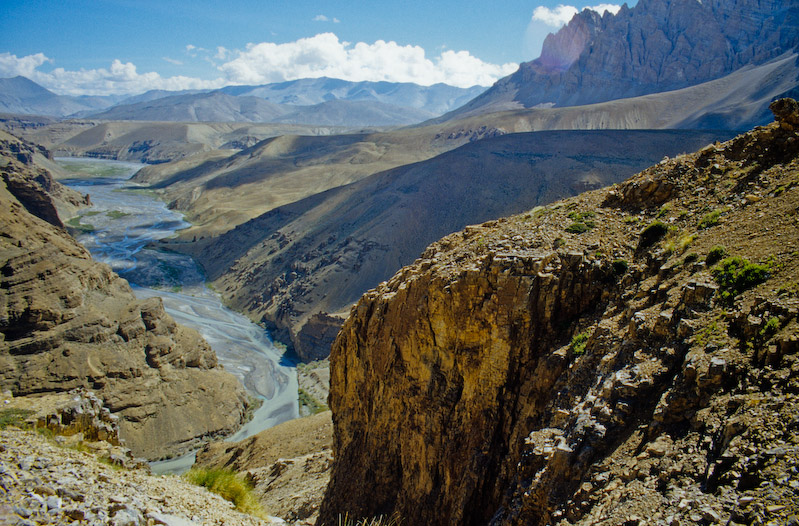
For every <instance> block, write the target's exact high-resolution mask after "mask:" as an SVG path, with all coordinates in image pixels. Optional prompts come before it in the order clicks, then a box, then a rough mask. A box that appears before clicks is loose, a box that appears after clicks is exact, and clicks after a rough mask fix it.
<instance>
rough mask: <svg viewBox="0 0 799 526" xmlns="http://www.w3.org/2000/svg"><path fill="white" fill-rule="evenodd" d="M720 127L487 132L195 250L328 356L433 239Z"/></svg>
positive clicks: (256, 313)
mask: <svg viewBox="0 0 799 526" xmlns="http://www.w3.org/2000/svg"><path fill="white" fill-rule="evenodd" d="M718 133H719V132H714V133H711V132H680V131H665V130H661V131H624V130H607V131H599V130H597V131H582V132H578V131H572V132H539V133H526V134H521V133H520V134H508V135H501V136H497V137H492V138H484V139H482V140H479V141H475V142H473V143H469V144H467V145H465V146H463V147H461V148H458V149H456V150H453V151H451V152H447V153H444V154H442V155H439V156H437V157H434V158H433V159H430V160H428V161H424V162H419V163H413V164H409V165H406V166H401V167H399V168H395V169H393V170H387V171H384V172H381V173H377V174H374V175H372V176H369V177H366V178H364V179H361V180H360V181H357V182H355V183H352V184H349V185H345V186H341V187H339V188H333V189H331V190H327V191H325V192H320V193H318V194H316V195H312V196H310V197H307V198H305V199H302V200H298V201H297V202H294V203H291V204H289V205H286V206H281V207H277V208H275V209H273V210H271V211H270V212H267V213H265V214H263V215H261V216H260V217H257V218H255V219H253V220H251V221H248V222H246V223H243V224H241V225H239V226H237V227H236V228H234V229H232V230H230V231H228V232H225V233H224V234H222V235H220V236H218V237H216V238H208V239H205V240H200V241H198V242H197V243H194V246H193V247H192V248H191V250H192V251H193V254H194V255H196V256H197V257H198V259H199V261H200V262H201V263H202V264H203V266H204V268H205V269H206V271H207V273H208V276H209V278H210V279H211V280H213V281H214V284H215V286H216V288H217V290H219V291H220V293H221V294H222V295H223V297H225V299H226V301H228V302H229V303H230V304H231V305H232V306H234V307H235V308H237V309H240V310H243V311H246V312H248V313H250V315H251V316H253V317H255V318H256V319H260V320H263V321H265V322H267V323H268V324H269V326H270V328H271V329H273V330H274V331H275V335H276V337H277V338H278V339H279V340H281V341H284V342H287V343H288V342H291V343H292V344H293V346H294V349H295V351H296V352H297V354H298V355H299V356H300V357H301V358H302V359H304V360H314V359H319V358H324V357H325V356H327V355H328V354H329V352H330V343H331V342H332V340H333V338H334V337H335V335H336V333H337V330H338V328H339V326H340V323H341V318H340V317H339V316H338V315H337V314H338V313H340V312H342V311H345V312H346V310H348V309H349V307H350V305H352V304H353V303H354V302H356V301H357V300H358V298H359V297H360V296H361V295H362V294H363V293H364V292H365V291H367V290H369V288H371V287H374V286H375V285H377V284H378V283H380V282H381V281H383V280H385V279H388V278H389V277H391V275H392V273H393V272H395V271H396V269H398V268H400V267H401V266H402V265H404V264H408V263H411V262H412V261H413V259H414V258H415V257H416V255H418V254H419V253H420V252H421V251H422V250H424V248H425V246H426V245H427V244H429V243H431V242H432V241H434V240H436V239H438V238H440V237H441V236H444V235H446V234H448V233H450V232H453V231H455V230H458V229H461V228H463V227H464V226H465V225H468V224H470V223H474V222H479V221H485V220H488V219H492V218H496V217H501V216H505V215H508V214H512V213H518V212H520V211H522V210H526V209H529V208H531V207H533V206H536V205H541V204H546V203H550V202H552V201H554V200H556V199H559V198H562V197H564V196H568V195H575V194H577V193H580V192H582V191H584V190H587V189H591V188H598V187H600V186H605V185H608V184H612V183H614V182H618V181H621V180H623V179H624V178H626V177H629V176H630V175H632V174H633V173H635V172H636V171H637V170H640V169H642V168H644V167H646V166H648V165H650V164H651V163H652V162H655V161H657V160H659V159H661V158H662V157H663V155H664V154H674V153H678V152H681V151H685V149H686V148H692V149H693V148H696V147H699V146H701V145H703V144H707V142H708V141H710V140H712V138H714V137H718ZM727 137H729V135H727ZM342 140H344V139H342ZM632 145H635V146H632ZM177 248H178V249H181V248H182V247H181V246H180V245H177ZM330 314H334V315H335V316H331V315H330Z"/></svg>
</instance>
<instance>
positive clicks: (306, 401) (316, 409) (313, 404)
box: [297, 387, 329, 415]
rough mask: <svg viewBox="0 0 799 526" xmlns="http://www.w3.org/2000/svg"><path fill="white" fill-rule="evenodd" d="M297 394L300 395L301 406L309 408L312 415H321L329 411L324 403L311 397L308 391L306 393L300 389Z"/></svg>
mask: <svg viewBox="0 0 799 526" xmlns="http://www.w3.org/2000/svg"><path fill="white" fill-rule="evenodd" d="M297 392H298V394H299V402H300V406H305V407H307V408H308V410H309V411H310V412H311V414H312V415H315V414H317V413H321V412H323V411H327V410H328V409H329V408H328V407H327V405H326V404H323V403H322V402H320V401H319V400H317V399H316V398H314V397H313V396H311V395H310V394H309V393H308V391H306V390H305V389H303V388H302V387H300V388H299V389H298V390H297Z"/></svg>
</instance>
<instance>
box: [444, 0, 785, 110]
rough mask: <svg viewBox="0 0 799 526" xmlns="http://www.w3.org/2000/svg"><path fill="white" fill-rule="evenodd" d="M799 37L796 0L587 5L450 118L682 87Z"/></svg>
mask: <svg viewBox="0 0 799 526" xmlns="http://www.w3.org/2000/svg"><path fill="white" fill-rule="evenodd" d="M798 44H799V5H797V3H796V2H795V1H793V0H764V1H761V0H708V1H702V2H699V1H696V0H641V1H640V2H638V4H636V5H635V7H633V8H628V7H627V6H626V5H625V6H623V7H622V9H621V10H620V11H619V12H618V13H617V14H616V15H613V14H610V13H606V14H605V15H604V16H600V15H599V14H598V13H596V12H594V11H590V10H584V11H582V12H580V13H578V14H577V15H575V17H574V18H573V19H572V20H571V21H570V22H569V24H567V25H566V26H564V27H563V28H561V29H560V31H558V32H557V33H555V34H552V35H549V36H548V37H547V39H546V41H545V43H544V47H543V50H542V53H541V56H540V57H539V58H537V59H536V60H533V61H531V62H526V63H523V64H521V66H520V68H519V70H518V71H517V72H516V73H514V74H512V75H510V76H508V77H505V78H504V79H501V80H500V81H498V82H497V83H496V84H495V85H494V86H492V87H491V88H490V89H489V90H488V91H486V92H485V93H483V94H482V95H480V96H478V97H477V98H475V99H474V100H472V101H471V102H469V103H468V104H466V105H465V106H463V107H462V108H459V109H458V110H456V111H454V112H452V113H451V114H449V115H447V116H445V118H448V119H451V118H455V117H460V116H464V115H468V114H474V113H485V112H491V111H499V110H503V109H511V108H518V107H526V108H530V107H535V106H541V105H544V106H553V105H554V106H574V105H583V104H589V103H595V102H602V101H608V100H613V99H621V98H627V97H635V96H639V95H645V94H649V93H657V92H663V91H668V90H675V89H679V88H684V87H687V86H692V85H696V84H701V83H704V82H707V81H710V80H713V79H718V78H721V77H723V76H725V75H728V74H730V73H732V72H734V71H736V70H738V69H740V68H742V67H744V66H750V65H759V64H764V63H766V62H768V61H770V60H774V59H776V58H778V57H780V56H781V55H784V54H786V53H790V52H792V51H794V50H795V49H796V46H797V45H798ZM796 85H799V81H797V82H796Z"/></svg>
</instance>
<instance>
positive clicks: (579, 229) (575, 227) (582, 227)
mask: <svg viewBox="0 0 799 526" xmlns="http://www.w3.org/2000/svg"><path fill="white" fill-rule="evenodd" d="M592 228H593V224H592V225H591V226H589V225H588V224H587V223H582V222H579V221H577V222H574V223H572V224H571V225H569V226H567V227H566V232H568V233H570V234H582V233H583V232H588V231H589V230H591V229H592Z"/></svg>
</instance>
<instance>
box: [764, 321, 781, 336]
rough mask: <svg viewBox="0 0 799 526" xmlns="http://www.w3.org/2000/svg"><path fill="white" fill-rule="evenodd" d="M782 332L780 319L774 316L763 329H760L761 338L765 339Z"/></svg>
mask: <svg viewBox="0 0 799 526" xmlns="http://www.w3.org/2000/svg"><path fill="white" fill-rule="evenodd" d="M779 330H780V319H779V318H777V317H776V316H772V317H771V318H769V319H768V321H767V322H766V324H765V325H763V328H762V329H760V336H761V337H763V338H770V337H771V336H773V335H774V334H777V331H779Z"/></svg>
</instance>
